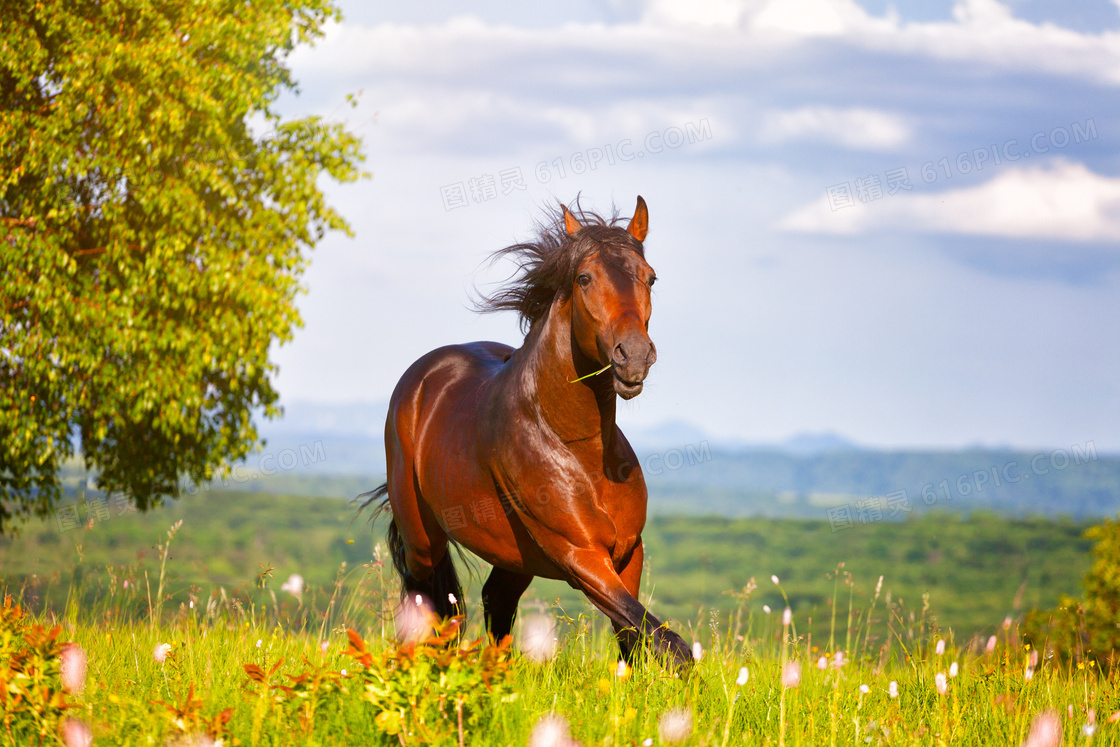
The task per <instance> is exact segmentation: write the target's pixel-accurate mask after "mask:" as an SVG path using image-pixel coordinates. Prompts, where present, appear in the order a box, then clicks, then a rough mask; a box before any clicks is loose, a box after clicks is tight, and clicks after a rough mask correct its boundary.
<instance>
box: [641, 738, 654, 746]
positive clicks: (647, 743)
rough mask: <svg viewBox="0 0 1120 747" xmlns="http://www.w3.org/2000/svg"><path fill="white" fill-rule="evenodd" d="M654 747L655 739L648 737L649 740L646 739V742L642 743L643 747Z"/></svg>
mask: <svg viewBox="0 0 1120 747" xmlns="http://www.w3.org/2000/svg"><path fill="white" fill-rule="evenodd" d="M652 745H653V738H652V737H647V738H646V739H645V740H644V741H643V742H642V747H652Z"/></svg>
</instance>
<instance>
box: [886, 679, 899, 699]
mask: <svg viewBox="0 0 1120 747" xmlns="http://www.w3.org/2000/svg"><path fill="white" fill-rule="evenodd" d="M887 695H889V696H891V698H892V699H893V698H897V697H898V683H897V682H895V681H894V680H891V683H890V684H889V685H887Z"/></svg>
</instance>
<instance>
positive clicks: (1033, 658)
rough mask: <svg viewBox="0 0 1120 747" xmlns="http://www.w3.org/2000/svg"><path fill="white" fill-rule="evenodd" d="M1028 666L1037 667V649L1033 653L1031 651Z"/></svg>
mask: <svg viewBox="0 0 1120 747" xmlns="http://www.w3.org/2000/svg"><path fill="white" fill-rule="evenodd" d="M1030 665H1031V666H1032V667H1037V666H1038V649H1037V648H1036V649H1035V650H1034V651H1031V655H1030Z"/></svg>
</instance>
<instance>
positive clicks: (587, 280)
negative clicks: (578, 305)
mask: <svg viewBox="0 0 1120 747" xmlns="http://www.w3.org/2000/svg"><path fill="white" fill-rule="evenodd" d="M576 282H577V283H579V284H580V285H581V286H583V287H584V288H586V287H587V284H588V283H590V282H591V276H590V275H580V276H579V277H577V278H576Z"/></svg>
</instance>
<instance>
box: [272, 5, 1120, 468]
mask: <svg viewBox="0 0 1120 747" xmlns="http://www.w3.org/2000/svg"><path fill="white" fill-rule="evenodd" d="M340 7H341V9H342V12H343V15H344V20H343V22H342V23H341V24H340V25H334V24H332V25H331V27H330V28H328V30H327V33H326V36H325V37H324V38H323V39H322V40H320V41H319V42H318V43H317V44H316V45H315V46H314V47H313V48H303V49H300V50H298V51H297V52H296V53H295V54H294V55H293V56H292V57H291V58H290V60H289V63H290V66H291V68H292V70H293V72H294V74H295V77H296V79H297V80H298V81H299V83H300V94H299V95H298V96H297V97H287V98H285V99H284V100H283V102H282V109H283V111H284V112H285V113H286V114H288V115H289V116H292V117H295V116H306V115H311V114H314V115H319V116H323V117H326V118H327V119H328V120H330V121H336V122H344V123H346V125H347V126H348V127H349V129H350V130H351V131H353V132H355V133H357V134H359V135H360V136H361V137H362V138H363V140H364V143H365V146H364V147H365V153H366V156H367V161H366V168H367V169H368V171H369V172H370V173H371V178H369V179H367V180H365V181H362V182H360V183H358V184H352V185H334V184H330V183H324V187H325V189H326V190H327V192H328V194H329V195H330V199H331V201H332V203H333V204H334V205H336V206H337V207H338V208H339V209H340V210H341V212H342V213H343V214H344V215H345V216H346V218H347V219H348V220H349V222H350V224H351V226H352V228H353V232H354V236H353V237H352V238H351V237H345V236H342V235H332V236H330V237H328V238H327V239H325V240H324V241H323V242H322V243H321V244H320V245H319V247H317V248H316V249H315V251H314V252H313V253H312V254H311V263H310V266H309V269H308V271H307V273H306V275H305V276H304V282H305V285H306V287H307V293H306V294H305V295H303V296H301V298H300V299H299V307H300V309H301V312H302V314H303V318H304V322H305V324H304V327H303V328H302V329H300V330H298V331H297V333H296V335H295V339H294V341H293V342H291V343H289V344H287V345H285V346H283V347H281V348H279V349H278V350H276V352H275V353H274V360H275V361H276V362H277V363H278V365H279V374H278V377H277V380H276V383H277V387H278V389H279V391H280V392H281V396H282V402H286V403H296V402H300V403H316V402H318V403H332V404H339V403H348V402H353V403H358V402H364V403H376V402H383V401H384V400H386V399H387V398H388V396H389V394H390V393H391V391H392V389H393V387H394V385H395V384H396V381H397V380H398V378H399V377H400V375H401V374H402V373H403V371H404V370H405V369H406V368H407V367H408V366H409V365H410V364H411V363H412V361H414V360H415V359H416V358H418V357H419V356H421V355H423V354H424V353H425V352H427V351H428V350H431V349H433V348H435V347H438V346H441V345H445V344H451V343H457V342H467V341H472V340H484V339H489V340H498V341H502V342H505V343H508V344H511V345H514V346H517V345H519V344H520V341H521V333H520V332H519V330H518V327H517V322H516V319H515V318H514V317H513V316H512V315H508V314H507V315H478V314H476V313H474V312H473V311H472V310H471V300H472V298H473V297H474V296H475V294H476V293H477V292H478V291H487V290H492V289H493V288H495V287H496V284H497V283H500V282H501V281H502V280H503V279H504V278H506V277H508V276H509V274H510V272H511V271H512V269H513V268H512V267H511V266H508V265H502V264H498V265H494V266H490V265H489V264H487V257H488V255H489V254H490V252H492V251H494V250H495V249H498V248H500V247H502V246H504V245H507V244H510V243H514V242H516V241H518V240H522V239H526V238H529V237H531V235H532V231H533V225H534V221H535V220H537V218H538V217H540V215H541V210H542V208H543V207H544V206H547V205H554V204H555V203H556V202H557V201H563V202H565V203H570V202H571V201H572V200H574V199H575V198H576V197H577V195H578V196H579V197H580V199H581V204H582V205H583V206H584V207H586V208H590V209H594V210H597V211H600V212H610V211H611V209H612V206H615V207H617V208H618V210H619V211H621V213H622V214H623V215H629V214H630V213H631V212H632V211H633V208H634V204H635V200H636V197H637V196H638V195H642V196H643V197H644V198H645V200H646V202H647V203H648V205H649V214H650V223H649V225H650V232H649V236H648V238H647V239H646V242H645V245H646V253H647V259H648V260H649V261H650V262H651V264H652V265H653V267H654V268H655V269H656V271H657V275H658V284H657V287H656V289H655V292H654V312H653V319H652V322H651V326H650V333H651V336H652V338H653V340H654V341H655V343H656V344H657V348H658V362H657V364H656V365H655V366H654V368H653V369H652V371H651V373H650V377H649V379H648V380H647V384H646V387H645V390H644V392H643V393H642V394H641V395H640V396H639V397H637V398H636V399H634V400H632V401H630V402H627V403H622V404H621V405H620V408H619V421H620V424H621V425H622V426H623V428H624V430H625V429H626V427H627V426H631V427H633V428H648V427H653V426H656V425H658V424H663V423H666V422H680V423H687V424H689V425H690V426H692V427H695V428H697V429H699V430H700V431H701V432H703V433H705V434H709V435H710V436H711V437H713V438H718V439H724V440H727V441H736V442H746V443H766V442H776V441H782V440H785V439H788V438H789V437H791V436H793V435H795V434H800V433H822V432H833V433H838V434H842V435H843V436H845V437H847V438H850V439H852V440H854V441H855V442H857V443H859V444H862V445H865V446H869V447H876V448H892V449H908V448H961V447H966V446H989V447H996V446H1011V447H1021V448H1038V447H1047V448H1069V447H1070V446H1072V445H1074V444H1077V445H1082V444H1086V443H1089V442H1092V443H1093V444H1094V445H1095V446H1096V447H1097V448H1098V449H1100V450H1102V451H1117V450H1120V417H1118V416H1120V159H1118V146H1120V132H1118V124H1117V123H1120V97H1118V96H1117V93H1118V92H1120V8H1118V6H1117V4H1115V3H1112V2H1104V1H1101V2H1083V3H1043V2H1019V1H1008V2H1003V3H1000V2H996V1H995V0H961V1H960V2H956V3H953V2H909V1H906V2H885V1H883V0H864V2H862V3H857V2H855V1H854V0H690V1H689V2H679V3H677V2H668V1H667V0H646V1H644V2H642V1H641V0H576V1H575V2H570V3H563V4H561V3H551V4H536V3H534V4H529V3H521V2H478V3H464V2H450V1H436V2H429V3H411V2H357V1H354V2H342V3H341V4H340ZM347 94H357V95H358V102H359V103H358V106H357V107H356V108H353V109H351V108H349V107H347V106H346V105H345V103H344V102H345V100H346V96H347ZM592 166H593V167H594V168H592ZM362 412H365V411H362ZM371 425H374V426H376V427H379V426H380V424H379V423H377V424H371Z"/></svg>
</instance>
